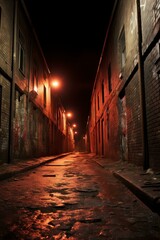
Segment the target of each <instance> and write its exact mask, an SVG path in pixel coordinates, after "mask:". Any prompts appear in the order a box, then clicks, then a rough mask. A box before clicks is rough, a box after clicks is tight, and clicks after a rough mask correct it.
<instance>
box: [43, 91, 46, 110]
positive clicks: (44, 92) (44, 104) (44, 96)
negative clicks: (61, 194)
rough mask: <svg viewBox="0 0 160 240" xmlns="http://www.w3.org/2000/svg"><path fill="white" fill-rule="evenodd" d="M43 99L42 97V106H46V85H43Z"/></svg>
mask: <svg viewBox="0 0 160 240" xmlns="http://www.w3.org/2000/svg"><path fill="white" fill-rule="evenodd" d="M43 94H44V95H43V99H44V102H43V106H44V108H45V107H46V87H45V86H44V91H43Z"/></svg>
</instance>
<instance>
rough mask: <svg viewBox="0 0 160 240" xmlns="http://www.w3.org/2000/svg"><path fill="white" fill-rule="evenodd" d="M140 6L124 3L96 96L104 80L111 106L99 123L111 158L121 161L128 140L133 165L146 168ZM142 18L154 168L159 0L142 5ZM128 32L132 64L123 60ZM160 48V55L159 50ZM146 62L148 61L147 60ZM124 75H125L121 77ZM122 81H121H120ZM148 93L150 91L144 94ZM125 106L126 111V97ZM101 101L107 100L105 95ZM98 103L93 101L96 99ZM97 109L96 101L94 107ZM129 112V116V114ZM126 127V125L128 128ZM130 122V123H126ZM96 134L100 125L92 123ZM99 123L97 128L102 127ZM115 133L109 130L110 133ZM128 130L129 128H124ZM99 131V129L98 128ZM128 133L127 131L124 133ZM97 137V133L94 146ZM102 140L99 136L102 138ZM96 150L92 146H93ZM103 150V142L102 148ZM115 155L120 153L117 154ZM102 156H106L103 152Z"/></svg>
mask: <svg viewBox="0 0 160 240" xmlns="http://www.w3.org/2000/svg"><path fill="white" fill-rule="evenodd" d="M136 3H137V2H136V1H125V0H119V1H118V2H117V6H116V9H115V12H114V15H113V19H112V22H111V25H110V31H109V32H108V35H107V39H106V42H105V46H104V49H103V53H102V56H101V64H100V65H99V68H98V72H97V75H96V80H95V83H96V84H95V85H94V86H95V88H94V90H93V94H94V96H96V95H97V94H99V92H100V93H101V91H100V84H101V82H102V80H103V79H104V83H105V103H104V104H102V103H100V110H99V111H97V109H96V117H97V119H96V123H98V121H99V120H100V119H102V118H104V124H105V126H104V133H105V156H106V157H109V158H112V159H113V160H114V159H116V160H119V159H120V158H121V156H122V153H121V151H122V148H123V147H124V146H125V144H124V145H123V146H122V144H123V143H122V141H124V140H125V141H127V146H126V154H127V155H126V156H128V158H127V160H128V161H129V162H132V163H134V164H137V165H141V166H143V163H144V159H143V155H142V154H143V149H142V140H143V139H142V132H143V131H142V121H141V117H142V114H141V111H142V109H141V106H140V94H141V92H140V89H139V81H140V80H139V75H138V67H137V63H138V39H139V35H138V29H137V10H136ZM140 4H141V16H142V35H143V37H142V39H143V43H142V47H143V53H144V54H145V57H144V58H143V59H144V60H145V63H144V72H145V90H146V104H147V105H146V107H147V109H146V110H147V116H146V117H147V124H148V125H147V126H148V131H147V132H148V143H149V148H148V149H149V160H150V166H151V167H154V168H155V166H156V167H157V168H160V161H159V160H158V157H157V156H159V153H160V124H159V123H160V111H159V109H160V79H159V78H160V74H159V73H160V67H159V66H160V64H159V57H160V55H159V54H160V43H159V41H160V40H159V37H158V36H159V35H158V34H159V23H160V13H159V0H153V1H150V0H146V1H140ZM122 29H124V34H125V51H126V52H125V54H126V59H125V63H124V65H123V66H121V61H120V57H121V56H120V41H119V39H120V34H121V32H122ZM157 49H159V50H157ZM145 58H146V59H145ZM109 64H110V65H111V87H112V89H111V91H110V92H109V84H108V82H109V81H108V74H107V70H108V66H109ZM120 73H121V75H120ZM119 76H120V78H119ZM143 91H144V89H143ZM123 97H124V99H125V106H122V98H123ZM92 99H93V98H92ZM100 99H101V96H100ZM92 101H93V100H92ZM92 105H93V102H92ZM123 111H124V112H123ZM124 116H126V126H122V125H123V124H124V123H125V117H124ZM123 117H124V119H123ZM90 121H91V125H92V129H94V121H93V119H91V120H90ZM96 123H95V125H96ZM108 128H109V129H108ZM123 128H124V129H123ZM96 129H97V126H96ZM123 130H125V131H126V132H125V133H123ZM92 136H93V132H92V134H91V138H90V139H91V141H93V140H92ZM97 137H98V136H97ZM91 145H92V143H91ZM99 145H100V146H101V143H99ZM114 151H115V152H114ZM99 152H100V151H99Z"/></svg>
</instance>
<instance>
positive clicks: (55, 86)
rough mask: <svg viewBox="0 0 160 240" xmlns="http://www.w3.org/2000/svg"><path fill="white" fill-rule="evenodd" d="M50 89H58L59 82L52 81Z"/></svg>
mask: <svg viewBox="0 0 160 240" xmlns="http://www.w3.org/2000/svg"><path fill="white" fill-rule="evenodd" d="M52 87H53V88H54V89H58V88H59V87H60V81H59V80H57V79H55V80H53V81H52Z"/></svg>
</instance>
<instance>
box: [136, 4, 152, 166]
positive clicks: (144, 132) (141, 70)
mask: <svg viewBox="0 0 160 240" xmlns="http://www.w3.org/2000/svg"><path fill="white" fill-rule="evenodd" d="M136 8H137V27H138V29H137V30H138V75H139V88H140V107H141V123H142V153H143V169H144V170H146V169H147V168H149V154H148V136H147V119H146V102H145V99H146V98H145V83H144V62H143V56H142V25H141V7H140V0H136Z"/></svg>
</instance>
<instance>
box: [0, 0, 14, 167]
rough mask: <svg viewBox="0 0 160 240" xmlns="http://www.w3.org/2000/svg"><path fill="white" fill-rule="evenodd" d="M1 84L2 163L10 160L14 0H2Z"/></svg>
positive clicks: (0, 34) (0, 140)
mask: <svg viewBox="0 0 160 240" xmlns="http://www.w3.org/2000/svg"><path fill="white" fill-rule="evenodd" d="M0 8H1V19H0V86H1V90H2V96H1V97H2V99H1V109H0V111H1V119H0V121H1V123H0V163H1V162H4V161H5V162H7V161H8V150H9V145H8V143H9V117H10V88H11V77H12V72H11V65H12V36H13V34H12V33H13V1H12V0H8V1H2V0H0Z"/></svg>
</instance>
